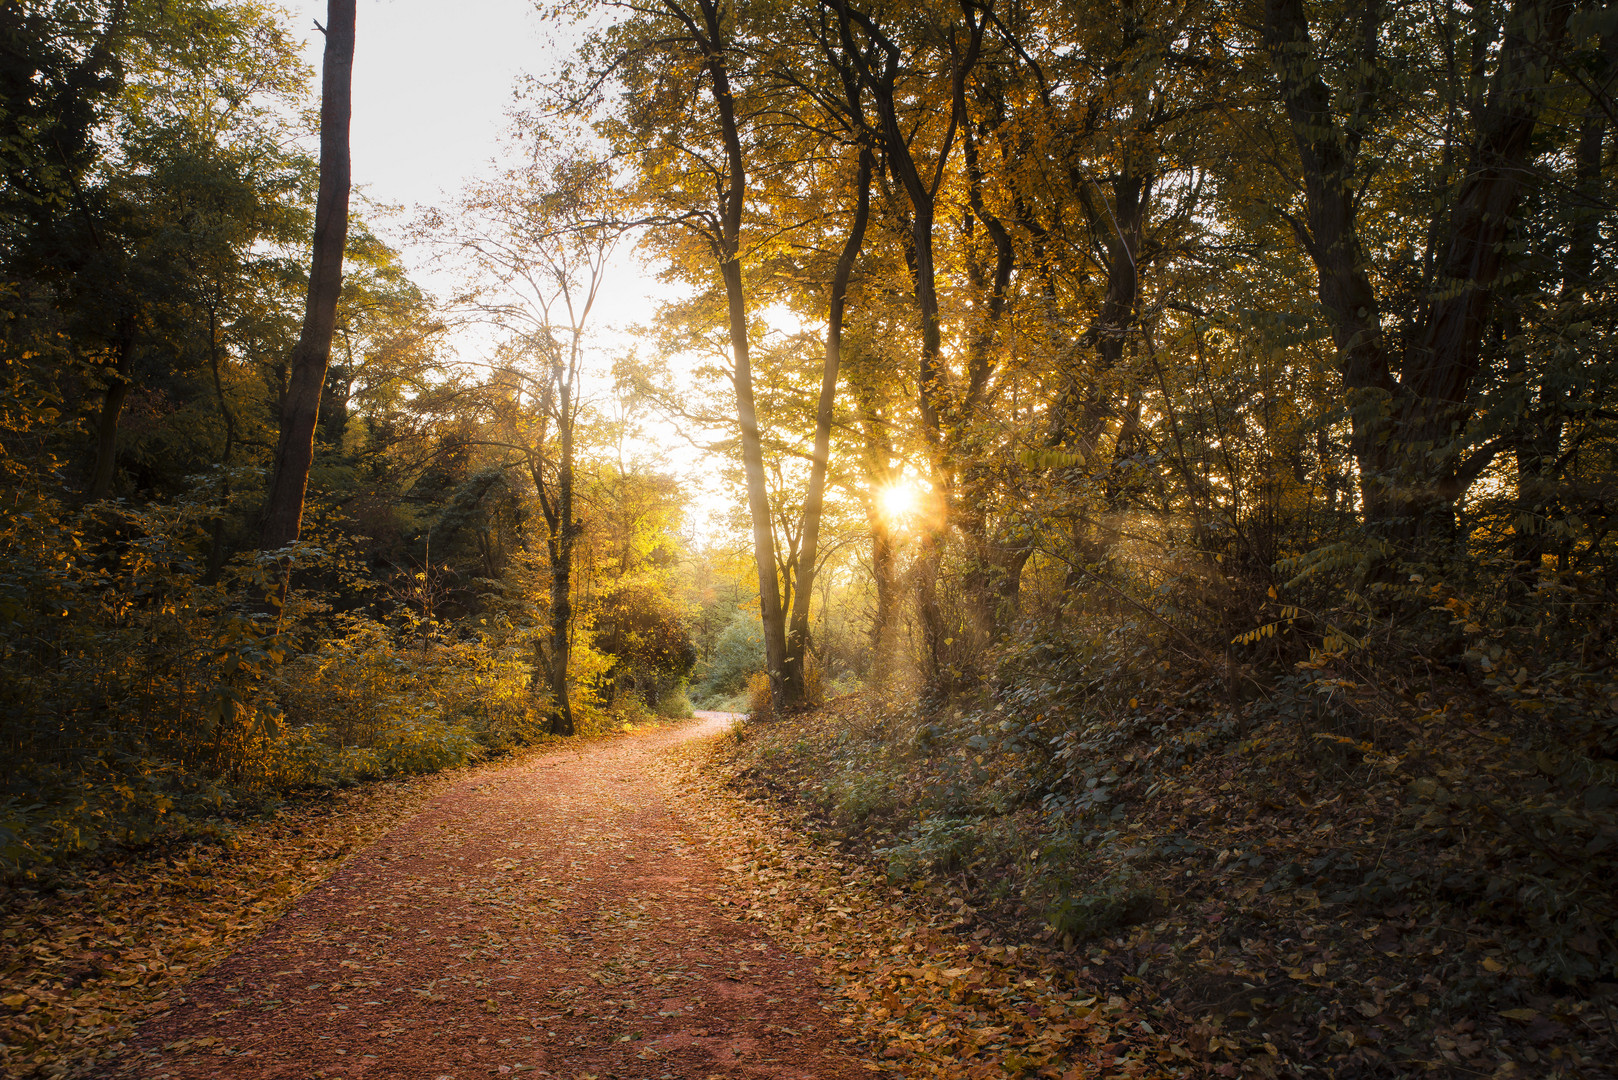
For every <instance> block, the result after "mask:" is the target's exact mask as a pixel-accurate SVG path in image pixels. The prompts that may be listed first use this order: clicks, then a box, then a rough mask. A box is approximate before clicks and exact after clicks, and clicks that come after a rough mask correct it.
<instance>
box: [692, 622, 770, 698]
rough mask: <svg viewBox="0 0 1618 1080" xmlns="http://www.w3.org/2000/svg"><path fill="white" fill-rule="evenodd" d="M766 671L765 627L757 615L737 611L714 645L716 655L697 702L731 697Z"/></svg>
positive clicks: (708, 668)
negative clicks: (748, 681) (757, 675)
mask: <svg viewBox="0 0 1618 1080" xmlns="http://www.w3.org/2000/svg"><path fill="white" fill-rule="evenodd" d="M763 670H764V624H763V622H762V621H760V619H759V617H758V616H757V615H752V614H749V613H748V612H745V611H738V612H737V613H736V614H735V615H734V616H732V617H731V620H730V622H729V623H727V624H726V626H725V628H724V629H723V630H721V631H720V632H719V639H718V640H717V641H715V642H714V648H713V655H712V656H711V657H709V659H708V667H707V670H706V671H705V672H704V673H703V676H702V682H701V683H700V684H699V685H698V687H697V700H698V701H701V702H704V703H708V702H712V701H715V700H718V699H723V698H728V697H732V696H734V695H736V694H738V693H740V692H741V691H742V690H744V689H746V687H747V678H748V676H750V675H752V674H753V673H754V672H755V671H763Z"/></svg>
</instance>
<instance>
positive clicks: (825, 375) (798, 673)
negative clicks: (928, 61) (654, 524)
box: [782, 146, 875, 707]
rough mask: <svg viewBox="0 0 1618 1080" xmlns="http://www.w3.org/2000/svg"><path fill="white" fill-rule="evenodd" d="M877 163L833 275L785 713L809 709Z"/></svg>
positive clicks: (785, 675)
mask: <svg viewBox="0 0 1618 1080" xmlns="http://www.w3.org/2000/svg"><path fill="white" fill-rule="evenodd" d="M874 164H875V162H874V159H873V158H872V155H871V151H870V149H869V148H867V147H864V146H862V147H860V160H859V169H858V175H857V176H856V177H855V180H854V185H855V204H854V221H853V223H852V224H851V225H850V227H849V231H848V239H847V240H846V241H845V242H844V243H843V251H842V254H841V255H839V256H838V259H837V268H836V270H835V271H834V272H833V273H832V282H831V297H830V304H829V311H828V314H827V317H826V363H825V369H824V371H823V372H822V374H821V379H820V401H819V402H818V403H817V406H816V409H815V449H814V461H813V463H812V464H811V465H810V468H809V489H808V491H807V493H806V495H805V497H804V506H803V545H802V550H801V551H800V552H799V555H798V581H797V592H796V594H795V595H794V597H793V603H792V620H791V624H790V626H789V627H788V631H787V646H786V662H785V664H784V665H783V670H782V680H783V683H784V693H785V696H786V701H787V705H788V706H789V707H795V706H801V705H804V704H807V700H806V699H807V692H808V682H807V679H806V678H805V674H804V660H805V657H806V656H807V653H808V647H809V601H810V598H811V596H812V595H813V590H814V584H815V559H816V557H817V554H818V548H819V544H820V516H821V508H822V505H823V502H824V498H825V491H826V462H827V458H828V457H829V456H830V454H831V419H832V407H833V405H835V404H836V400H837V369H838V366H839V365H840V364H841V362H842V356H843V314H844V310H845V308H846V306H847V301H848V280H849V278H850V276H852V274H853V272H854V260H855V259H856V258H858V257H859V253H860V247H861V245H863V244H864V242H865V225H866V221H867V219H868V218H869V217H870V210H871V172H872V168H873V166H874Z"/></svg>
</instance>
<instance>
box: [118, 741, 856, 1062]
mask: <svg viewBox="0 0 1618 1080" xmlns="http://www.w3.org/2000/svg"><path fill="white" fill-rule="evenodd" d="M698 716H699V720H698V721H697V722H695V723H692V724H688V725H683V726H680V727H675V728H672V729H669V728H665V729H660V730H654V731H648V732H646V733H644V734H641V735H637V736H632V737H629V738H625V739H621V740H618V741H614V742H611V743H607V744H603V745H600V746H596V747H591V748H588V749H585V750H583V751H582V752H576V753H567V752H563V753H558V754H553V755H549V756H545V757H539V758H534V759H531V760H529V761H527V762H524V763H522V764H520V765H514V766H512V767H510V768H508V769H504V770H498V771H488V772H483V773H480V774H479V775H478V776H477V777H476V778H475V779H472V780H469V781H467V782H466V783H465V784H462V785H459V786H457V787H455V788H453V789H451V790H450V791H448V792H446V793H445V794H444V795H442V796H441V797H440V798H439V799H438V800H437V801H436V802H434V803H433V804H432V805H431V806H430V807H429V808H428V809H427V810H426V811H425V812H423V813H422V814H420V815H418V816H417V817H415V818H412V819H411V820H410V821H408V822H406V823H405V824H404V825H402V826H401V827H399V828H398V829H396V830H394V831H393V832H392V833H390V834H388V835H387V836H385V837H383V838H382V839H381V840H380V841H378V842H377V843H376V844H375V845H373V846H372V847H370V848H369V849H367V850H365V851H363V852H361V853H360V854H358V855H356V856H355V857H354V858H352V859H351V860H350V861H349V862H348V863H347V864H345V865H344V867H343V868H342V869H341V870H340V871H338V873H337V874H336V875H335V876H333V877H332V879H331V880H330V881H328V882H327V883H326V884H325V885H323V886H321V887H320V888H318V889H316V890H315V891H314V892H312V893H310V894H309V895H308V896H306V897H305V898H304V899H303V900H302V901H301V902H300V903H299V904H298V905H297V906H296V907H295V908H294V909H293V910H292V911H291V912H289V913H288V914H287V915H286V916H285V917H284V918H282V919H281V920H280V921H279V922H277V923H275V924H274V925H273V926H271V927H270V929H269V930H268V931H267V932H266V933H265V934H264V935H263V936H262V937H260V938H258V939H257V940H255V941H253V942H252V943H251V944H249V945H247V946H246V947H245V948H243V949H241V950H240V951H238V952H237V953H236V954H235V955H233V956H232V957H230V958H229V959H228V960H226V961H225V962H224V963H222V964H220V965H219V966H218V967H217V968H215V969H214V970H213V971H212V972H211V973H209V975H208V976H206V977H205V978H202V979H199V980H198V981H196V982H194V983H191V984H190V985H189V986H187V987H185V989H184V991H183V992H182V994H181V995H177V997H176V999H175V1000H174V1001H173V1003H172V1008H171V1009H170V1011H168V1012H167V1013H165V1014H162V1015H160V1016H158V1017H157V1018H156V1019H154V1020H152V1021H151V1022H149V1023H148V1024H147V1025H146V1026H145V1027H144V1028H143V1029H142V1030H141V1032H140V1033H139V1035H138V1036H137V1038H136V1040H135V1041H134V1044H133V1046H132V1055H131V1059H129V1064H128V1065H127V1066H126V1068H125V1073H126V1075H134V1076H142V1077H175V1078H183V1077H204V1076H206V1077H215V1076H230V1077H297V1078H305V1077H319V1076H330V1077H340V1076H341V1077H359V1076H370V1077H423V1078H427V1080H441V1078H455V1080H460V1078H462V1077H473V1076H488V1075H509V1074H525V1075H535V1076H557V1077H565V1078H567V1080H578V1078H581V1077H585V1078H590V1077H593V1078H599V1080H609V1078H628V1077H651V1078H672V1080H706V1078H708V1077H719V1076H723V1077H731V1076H736V1077H779V1078H793V1080H809V1078H815V1080H833V1078H851V1077H856V1076H859V1077H863V1076H866V1075H868V1074H867V1072H866V1070H865V1068H864V1067H862V1065H861V1063H860V1062H858V1061H855V1060H852V1059H850V1058H848V1057H846V1056H844V1052H842V1051H841V1050H840V1049H839V1044H838V1041H837V1038H836V1036H835V1035H834V1034H833V1032H832V1026H833V1025H832V1023H831V1017H830V1016H829V1015H828V1013H827V1012H826V1011H824V1010H823V1007H822V1003H821V1000H820V997H819V991H818V987H817V984H816V980H815V979H814V978H813V977H812V965H811V963H810V962H809V961H806V960H804V959H802V958H800V957H796V956H793V955H791V954H788V953H785V952H782V951H781V950H780V948H778V947H777V946H776V945H775V944H774V943H772V942H770V941H769V940H767V939H766V938H764V937H763V936H762V935H761V934H760V932H759V931H758V930H757V929H756V928H755V927H752V926H749V925H746V924H744V923H742V922H741V921H740V920H739V919H738V918H737V917H736V916H735V915H732V914H730V913H729V911H728V910H726V909H725V908H723V907H721V906H720V905H719V903H718V902H717V901H719V900H720V899H722V897H723V894H724V892H725V890H726V889H727V887H728V878H727V875H725V874H724V872H723V871H721V869H720V867H719V864H718V862H717V857H716V856H715V855H714V854H713V853H711V852H710V851H709V850H708V849H707V848H706V846H705V843H704V840H703V837H702V836H700V835H695V834H693V832H692V831H691V830H690V829H689V828H688V827H687V825H686V823H685V822H683V821H682V819H681V816H680V814H679V813H678V811H677V810H676V809H675V807H674V806H673V805H672V804H671V799H670V792H669V791H668V790H667V783H668V781H667V780H665V779H663V778H661V777H660V776H659V775H658V774H657V772H656V771H655V770H652V769H650V768H649V767H650V766H651V765H652V764H653V762H654V759H655V757H656V755H657V754H658V753H659V751H661V750H663V749H665V748H667V747H669V746H670V745H672V744H674V743H676V742H679V741H681V740H684V739H689V738H694V737H698V736H701V735H705V734H710V733H712V732H714V731H716V730H719V729H720V728H722V727H723V725H724V724H725V723H727V722H728V719H729V718H728V717H727V716H725V715H724V714H719V713H701V714H698Z"/></svg>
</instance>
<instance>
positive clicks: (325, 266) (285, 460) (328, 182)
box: [259, 0, 355, 550]
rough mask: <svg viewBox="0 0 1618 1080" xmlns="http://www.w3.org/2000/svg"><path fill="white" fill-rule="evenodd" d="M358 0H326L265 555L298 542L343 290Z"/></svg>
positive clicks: (266, 520)
mask: <svg viewBox="0 0 1618 1080" xmlns="http://www.w3.org/2000/svg"><path fill="white" fill-rule="evenodd" d="M354 8H355V0H328V2H327V5H326V52H325V58H324V61H323V67H322V72H321V83H320V190H319V193H318V194H317V196H316V199H315V235H314V245H313V248H314V250H313V254H312V256H311V258H310V266H309V293H308V297H307V300H306V301H305V304H304V313H303V329H302V331H301V332H300V333H299V335H298V344H297V345H296V347H295V348H294V349H293V352H292V364H291V375H290V381H289V383H288V386H287V396H286V402H285V404H284V405H283V407H282V409H281V438H280V441H279V443H278V444H277V446H276V450H275V471H274V474H273V478H272V479H271V481H270V493H269V498H268V500H267V501H266V503H265V508H264V525H263V530H262V532H261V534H260V539H259V544H260V546H261V547H262V548H264V549H266V550H270V549H275V548H281V547H285V546H286V545H288V544H291V543H293V542H294V541H296V540H297V539H298V533H299V531H300V529H301V527H302V524H303V504H304V497H305V495H306V493H307V491H308V487H309V467H310V465H311V464H312V463H313V462H314V454H315V427H316V425H317V424H318V422H319V419H320V398H321V394H322V393H323V392H324V390H325V386H326V366H327V364H328V363H329V362H330V360H331V343H332V336H333V334H334V332H335V330H336V326H337V298H338V295H339V294H340V293H341V292H342V288H343V251H344V249H345V247H346V246H347V243H348V194H349V186H350V162H349V148H348V129H349V120H350V116H351V113H352V111H353V109H352V101H353V73H354Z"/></svg>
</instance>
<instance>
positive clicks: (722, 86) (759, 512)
mask: <svg viewBox="0 0 1618 1080" xmlns="http://www.w3.org/2000/svg"><path fill="white" fill-rule="evenodd" d="M700 7H701V11H702V16H703V20H704V26H703V27H702V31H701V37H702V41H703V44H704V47H705V49H706V50H707V65H706V66H707V69H708V76H709V78H710V79H711V80H712V91H713V98H714V104H715V106H716V107H717V108H718V112H719V135H720V139H721V140H722V141H723V143H724V147H725V159H726V165H727V172H728V176H727V177H726V179H727V180H728V181H729V184H728V186H727V187H726V188H725V189H724V190H723V191H722V192H721V193H720V195H721V210H720V236H719V245H718V247H719V250H718V251H717V252H716V254H717V255H718V257H719V274H720V278H721V279H722V280H723V282H724V286H725V303H726V308H727V312H728V315H729V329H730V347H731V353H732V355H733V358H734V360H735V365H736V373H735V385H736V422H737V427H738V428H739V429H740V434H741V444H742V473H743V475H744V478H745V480H746V483H747V509H748V512H749V513H750V515H751V516H752V519H753V558H754V561H755V562H756V563H757V566H758V599H759V615H760V617H761V619H762V621H763V624H764V662H765V666H766V668H767V669H768V674H769V679H770V700H771V703H772V704H773V705H774V707H775V710H776V712H777V714H779V713H780V712H782V711H783V710H784V709H785V708H786V706H787V700H786V695H785V688H784V684H783V679H782V677H783V672H784V670H785V667H786V655H787V642H786V618H785V612H784V611H783V610H782V603H781V586H780V582H779V581H778V580H777V573H776V567H775V537H774V534H773V533H772V532H771V529H770V495H769V488H768V487H767V485H766V481H765V476H764V446H763V441H762V438H761V437H760V434H759V427H758V409H757V407H756V406H755V405H754V402H753V365H752V355H751V353H750V351H749V348H748V340H747V299H746V293H745V291H744V290H743V287H742V263H741V227H742V211H743V209H744V207H745V205H746V193H747V174H746V168H745V163H744V161H743V158H742V141H741V134H740V132H739V131H738V129H737V124H736V101H735V97H734V95H733V93H732V91H731V84H730V72H729V71H728V70H727V68H726V67H725V59H724V53H723V51H722V49H723V31H724V27H723V21H724V13H723V12H722V11H721V10H720V9H719V8H718V7H717V6H716V5H715V4H714V3H712V2H710V0H702V2H701V4H700Z"/></svg>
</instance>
